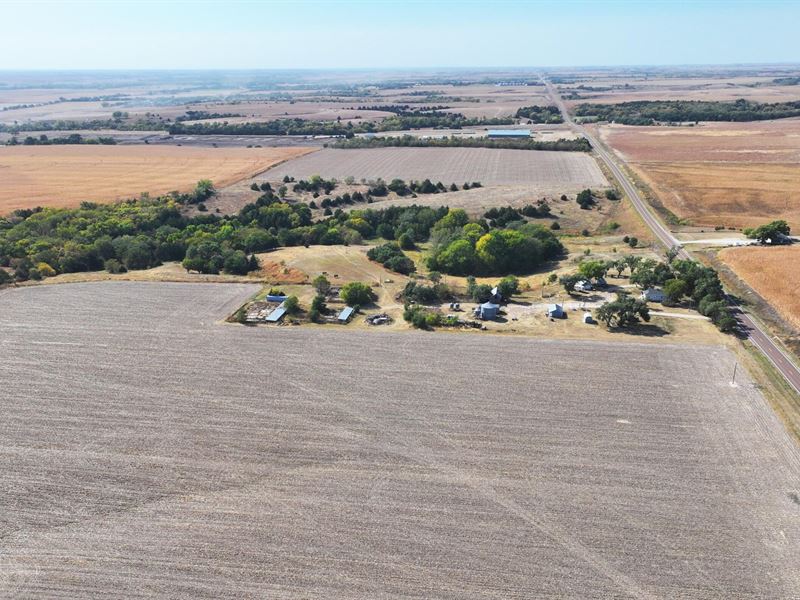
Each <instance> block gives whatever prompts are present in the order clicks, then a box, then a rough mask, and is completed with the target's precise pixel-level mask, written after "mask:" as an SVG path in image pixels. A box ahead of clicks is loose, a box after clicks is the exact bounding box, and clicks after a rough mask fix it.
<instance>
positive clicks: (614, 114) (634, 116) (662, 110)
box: [575, 98, 800, 125]
mask: <svg viewBox="0 0 800 600" xmlns="http://www.w3.org/2000/svg"><path fill="white" fill-rule="evenodd" d="M575 115H576V116H578V117H590V116H593V117H597V118H598V119H599V120H601V121H614V122H615V123H622V124H623V125H654V124H656V123H676V122H683V121H763V120H766V119H786V118H789V117H797V116H800V101H795V102H775V103H772V104H766V103H761V102H749V101H747V100H745V99H743V98H740V99H738V100H736V101H735V102H707V101H702V100H655V101H637V102H621V103H620V104H579V105H578V106H576V107H575Z"/></svg>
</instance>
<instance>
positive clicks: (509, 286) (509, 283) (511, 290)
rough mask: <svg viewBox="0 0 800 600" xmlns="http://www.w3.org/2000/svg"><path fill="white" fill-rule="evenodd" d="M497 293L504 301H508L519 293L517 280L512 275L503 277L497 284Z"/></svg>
mask: <svg viewBox="0 0 800 600" xmlns="http://www.w3.org/2000/svg"><path fill="white" fill-rule="evenodd" d="M497 291H498V292H500V295H502V296H503V299H504V300H509V299H510V298H511V297H512V296H515V295H516V294H518V293H519V279H517V278H516V277H514V276H513V275H508V276H507V277H503V278H502V279H501V280H500V281H499V283H498V284H497Z"/></svg>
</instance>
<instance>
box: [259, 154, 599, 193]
mask: <svg viewBox="0 0 800 600" xmlns="http://www.w3.org/2000/svg"><path fill="white" fill-rule="evenodd" d="M285 175H289V176H291V177H295V178H297V179H300V178H307V177H310V176H311V175H321V176H322V177H327V178H330V177H335V178H337V179H344V178H345V177H348V176H352V177H355V178H356V179H357V180H360V179H377V178H378V177H382V178H383V179H385V180H387V181H388V180H391V179H393V178H395V177H399V178H400V179H405V180H407V181H408V180H411V179H416V180H422V179H426V178H428V179H431V180H432V181H438V180H441V181H442V182H447V183H452V182H458V183H459V184H461V183H463V182H465V181H480V182H481V183H483V185H498V184H528V183H535V184H537V185H540V186H543V187H545V186H548V187H553V188H558V187H559V186H583V187H592V186H594V187H601V186H606V185H608V183H607V182H606V179H605V177H604V176H603V173H602V172H601V171H600V168H599V167H598V166H597V164H596V163H595V161H594V159H593V158H592V157H591V156H589V155H588V154H585V153H581V152H548V151H532V150H498V149H488V148H370V149H357V150H334V149H325V150H321V151H319V152H315V153H314V154H310V155H308V156H303V157H301V158H298V159H296V160H293V161H291V162H289V163H285V164H282V165H279V166H277V167H275V168H274V169H270V170H269V171H268V172H267V173H264V175H263V178H264V179H268V180H270V181H273V180H276V179H282V178H283V177H284V176H285Z"/></svg>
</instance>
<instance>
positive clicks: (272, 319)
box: [267, 306, 286, 323]
mask: <svg viewBox="0 0 800 600" xmlns="http://www.w3.org/2000/svg"><path fill="white" fill-rule="evenodd" d="M285 314H286V309H285V308H284V307H283V306H279V307H278V308H276V309H275V310H273V311H272V312H271V313H269V314H268V315H267V323H277V322H278V321H280V320H281V319H282V318H283V315H285Z"/></svg>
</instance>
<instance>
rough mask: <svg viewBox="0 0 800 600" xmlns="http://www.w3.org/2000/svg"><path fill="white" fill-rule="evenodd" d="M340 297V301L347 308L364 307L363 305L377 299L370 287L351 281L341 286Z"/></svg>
mask: <svg viewBox="0 0 800 600" xmlns="http://www.w3.org/2000/svg"><path fill="white" fill-rule="evenodd" d="M341 296H342V300H344V301H345V302H346V303H347V304H348V305H349V306H355V305H358V306H364V305H365V304H369V303H370V302H373V301H375V300H377V298H378V297H377V296H376V295H375V292H373V291H372V288H371V287H369V286H368V285H367V284H366V283H362V282H360V281H353V282H350V283H346V284H345V285H343V286H342V290H341Z"/></svg>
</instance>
